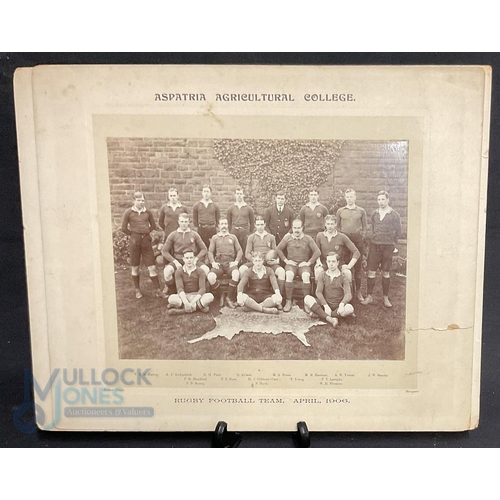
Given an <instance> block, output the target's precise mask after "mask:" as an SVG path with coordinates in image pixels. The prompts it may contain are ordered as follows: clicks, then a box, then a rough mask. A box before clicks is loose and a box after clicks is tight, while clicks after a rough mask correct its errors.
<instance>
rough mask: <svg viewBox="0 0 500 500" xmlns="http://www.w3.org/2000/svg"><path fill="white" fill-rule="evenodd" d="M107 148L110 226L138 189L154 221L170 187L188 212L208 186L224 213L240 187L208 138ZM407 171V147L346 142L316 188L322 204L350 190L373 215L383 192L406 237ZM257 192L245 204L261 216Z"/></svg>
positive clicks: (118, 141) (114, 141) (122, 141)
mask: <svg viewBox="0 0 500 500" xmlns="http://www.w3.org/2000/svg"><path fill="white" fill-rule="evenodd" d="M107 146H108V166H109V180H110V190H111V207H112V216H113V226H114V227H119V225H120V223H121V218H122V215H123V212H124V211H125V210H126V209H127V208H129V207H130V206H131V205H132V194H133V192H134V191H136V190H141V191H143V192H144V193H145V196H146V201H147V206H148V208H150V209H152V210H153V213H154V214H155V216H156V218H157V217H158V212H159V209H160V207H161V206H162V205H163V204H164V203H165V202H166V200H167V194H168V189H169V188H170V187H172V186H175V187H176V188H177V189H178V191H179V197H180V200H181V201H182V203H183V204H184V205H186V206H187V207H189V209H192V207H193V205H194V204H195V203H196V202H197V201H198V200H199V199H200V198H201V188H202V186H203V185H204V184H210V185H211V186H212V193H213V199H214V201H215V202H216V203H218V204H219V206H220V208H221V212H222V213H223V214H224V213H225V211H226V210H227V208H228V207H229V205H230V204H231V203H233V202H234V189H235V188H236V187H237V186H238V184H239V183H238V181H237V180H235V179H233V178H232V177H231V176H229V175H228V174H227V173H226V172H225V170H224V168H223V167H222V165H221V164H220V163H219V161H218V160H217V159H215V158H214V157H213V149H212V140H211V139H161V138H158V139H151V138H109V139H108V142H107ZM407 166H408V156H407V143H402V142H388V141H346V142H345V143H344V145H343V147H342V152H341V154H340V157H339V158H338V160H337V164H336V166H335V168H332V175H331V176H330V177H329V178H328V180H327V181H326V182H325V183H324V184H323V185H322V186H320V200H321V199H323V200H326V198H327V197H328V194H329V193H331V192H332V189H342V190H344V189H346V188H347V187H352V188H353V189H355V190H356V191H357V193H358V198H357V202H358V204H359V205H360V206H362V207H364V208H365V209H366V210H367V212H368V213H371V211H372V210H373V209H375V208H376V207H377V204H376V193H377V192H378V191H380V190H381V189H386V190H387V191H389V193H390V195H391V204H392V205H393V206H394V208H395V209H396V210H397V211H398V212H399V213H400V215H401V217H402V222H403V231H404V232H406V213H407V211H406V208H407ZM258 191H259V186H258V185H257V186H256V190H255V193H254V196H255V199H254V198H252V196H251V195H250V196H248V195H247V197H246V200H247V201H248V202H249V203H250V204H252V205H253V206H254V208H256V210H257V211H261V210H262V208H263V207H261V206H260V202H259V196H258V195H259V192H258ZM306 201H307V200H304V202H306Z"/></svg>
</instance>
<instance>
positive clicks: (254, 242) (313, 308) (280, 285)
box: [121, 186, 401, 326]
mask: <svg viewBox="0 0 500 500" xmlns="http://www.w3.org/2000/svg"><path fill="white" fill-rule="evenodd" d="M344 196H345V201H346V204H345V206H344V207H342V208H340V209H339V210H337V213H336V214H335V215H333V214H329V212H328V209H327V208H326V207H325V206H324V205H322V204H321V203H319V201H318V198H319V192H318V189H316V188H312V189H310V190H309V202H308V203H306V204H305V205H304V206H303V207H302V208H301V209H300V212H299V214H298V216H295V215H294V213H293V210H292V209H291V208H290V207H289V206H288V205H287V204H286V203H285V202H286V200H285V194H284V193H282V192H278V193H276V196H275V202H274V203H273V205H272V206H271V207H269V208H268V209H266V210H265V211H264V213H263V214H262V215H256V214H255V212H254V210H253V209H252V207H251V206H250V205H248V204H247V203H246V202H245V200H244V191H243V189H241V188H236V190H235V203H234V204H233V205H231V206H230V207H229V208H228V209H227V211H226V216H225V217H223V216H221V212H220V209H219V207H218V205H217V204H216V203H215V202H214V201H213V200H212V190H211V188H210V186H203V188H202V199H201V200H200V201H199V202H197V203H196V204H195V205H194V207H193V210H192V219H191V218H190V214H189V213H188V211H187V209H186V207H185V206H183V204H182V203H181V201H180V200H179V196H178V192H177V190H176V189H175V188H171V189H169V191H168V198H169V200H168V202H167V203H166V204H165V205H163V206H162V207H161V209H160V213H159V226H160V227H161V229H162V230H163V231H164V233H165V238H164V240H163V243H161V244H160V245H158V247H157V249H158V250H160V251H161V256H160V260H163V263H164V264H165V267H164V279H165V285H164V288H163V290H162V286H161V284H160V280H159V278H158V274H157V268H156V263H157V262H158V259H157V257H155V253H154V250H153V246H152V238H151V234H150V233H151V232H152V231H154V230H155V229H156V228H157V225H156V222H155V219H154V216H153V213H152V211H151V210H150V209H148V208H146V206H145V204H146V200H145V198H144V194H143V193H142V192H140V191H137V192H135V193H134V195H133V206H132V207H131V208H129V209H128V210H127V211H126V212H125V214H124V216H123V220H122V227H121V229H122V231H123V232H124V233H126V234H128V235H129V236H130V242H129V249H130V264H131V266H132V279H133V283H134V286H135V296H136V297H137V298H138V299H140V298H142V297H143V294H142V292H141V288H140V272H139V267H140V264H141V258H142V262H143V264H144V265H145V266H147V268H148V271H149V276H150V278H151V281H152V282H153V286H154V288H155V292H154V293H155V295H156V296H157V297H162V298H168V304H167V308H168V313H169V314H170V315H175V314H186V313H193V312H196V311H201V312H205V313H206V312H208V310H209V308H208V306H209V304H210V303H211V302H213V301H214V300H218V301H219V303H220V305H221V306H222V305H224V304H226V305H227V307H229V308H231V309H234V308H236V307H238V306H240V307H244V308H245V310H248V311H258V312H262V313H267V314H278V313H279V311H283V312H285V313H286V312H289V311H290V310H291V309H292V305H293V302H292V297H293V292H294V280H295V278H296V277H297V276H299V278H300V280H299V282H300V286H301V288H302V295H303V299H304V300H303V307H304V310H305V312H307V313H308V314H310V315H311V316H316V317H319V318H320V319H321V320H323V321H325V322H327V323H330V324H331V325H333V326H336V325H337V324H338V321H339V318H345V317H348V316H351V315H353V314H354V307H353V305H352V304H351V301H352V300H353V297H354V296H355V297H356V298H357V300H358V301H359V303H360V304H362V305H368V304H370V303H374V298H373V290H374V286H375V278H376V272H377V270H378V268H379V267H380V269H381V274H382V280H381V281H382V292H383V305H384V306H385V307H388V308H390V307H392V304H391V302H390V300H389V289H390V280H391V277H390V276H391V274H390V271H391V266H392V257H393V252H394V249H395V245H396V243H397V241H398V238H399V237H400V236H401V220H400V216H399V214H398V212H396V211H395V210H393V209H392V207H390V205H389V194H388V193H387V192H386V191H380V192H379V193H378V195H377V203H378V207H379V208H378V209H376V210H374V211H373V213H372V214H371V217H370V219H369V222H370V224H371V228H370V229H371V231H370V238H369V242H368V241H367V235H368V218H367V215H366V211H365V210H364V209H363V208H361V207H359V206H358V205H356V192H355V191H354V190H352V189H347V190H346V191H345V193H344ZM190 222H192V226H194V228H195V229H191V227H190ZM363 268H367V271H368V272H367V280H366V283H367V284H366V298H365V297H363V295H362V293H361V276H362V269H363ZM224 275H226V277H227V280H228V286H227V287H221V279H222V278H223V276H224ZM312 282H313V283H314V286H313V283H312ZM223 288H224V289H227V292H226V293H223V292H222V290H223Z"/></svg>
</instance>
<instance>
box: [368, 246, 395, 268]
mask: <svg viewBox="0 0 500 500" xmlns="http://www.w3.org/2000/svg"><path fill="white" fill-rule="evenodd" d="M393 252H394V245H377V244H376V243H370V251H369V252H368V271H376V270H377V269H378V267H379V266H380V267H381V269H382V272H388V271H390V270H391V267H392V256H393Z"/></svg>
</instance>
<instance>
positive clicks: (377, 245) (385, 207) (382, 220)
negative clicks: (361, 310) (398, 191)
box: [362, 191, 401, 307]
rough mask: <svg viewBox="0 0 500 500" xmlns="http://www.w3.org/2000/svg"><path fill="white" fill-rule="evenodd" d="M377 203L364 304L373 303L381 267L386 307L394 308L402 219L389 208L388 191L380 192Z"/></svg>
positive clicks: (374, 213) (372, 221)
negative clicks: (391, 291)
mask: <svg viewBox="0 0 500 500" xmlns="http://www.w3.org/2000/svg"><path fill="white" fill-rule="evenodd" d="M377 203H378V208H377V210H374V212H373V213H372V216H371V218H370V221H371V224H372V238H371V240H370V249H369V251H368V278H367V280H366V283H367V292H368V295H367V297H366V299H365V300H364V301H363V302H362V304H363V305H365V306H366V305H368V304H371V303H372V302H373V289H374V287H375V275H376V272H377V269H378V268H379V266H380V268H381V270H382V293H383V295H384V306H385V307H392V304H391V302H390V300H389V288H390V285H391V266H392V254H393V252H394V248H395V247H396V243H397V241H398V238H399V236H400V235H401V218H400V216H399V214H398V213H397V212H396V211H395V210H393V209H392V208H391V207H390V206H389V193H388V192H387V191H379V193H378V195H377Z"/></svg>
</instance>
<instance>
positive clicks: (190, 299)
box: [167, 248, 214, 315]
mask: <svg viewBox="0 0 500 500" xmlns="http://www.w3.org/2000/svg"><path fill="white" fill-rule="evenodd" d="M194 259H195V256H194V252H193V251H192V250H191V249H189V248H186V249H185V250H184V254H183V260H184V265H183V266H182V267H180V268H179V269H177V270H176V271H175V284H176V287H177V293H176V294H173V295H170V297H169V298H168V306H167V308H168V309H169V311H168V314H170V315H173V314H185V313H193V312H195V311H201V312H204V313H207V312H208V305H209V304H210V303H211V302H213V300H214V296H213V295H212V294H211V293H206V292H205V283H206V278H205V273H204V272H203V271H202V270H201V269H200V268H199V267H196V264H195V263H194Z"/></svg>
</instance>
